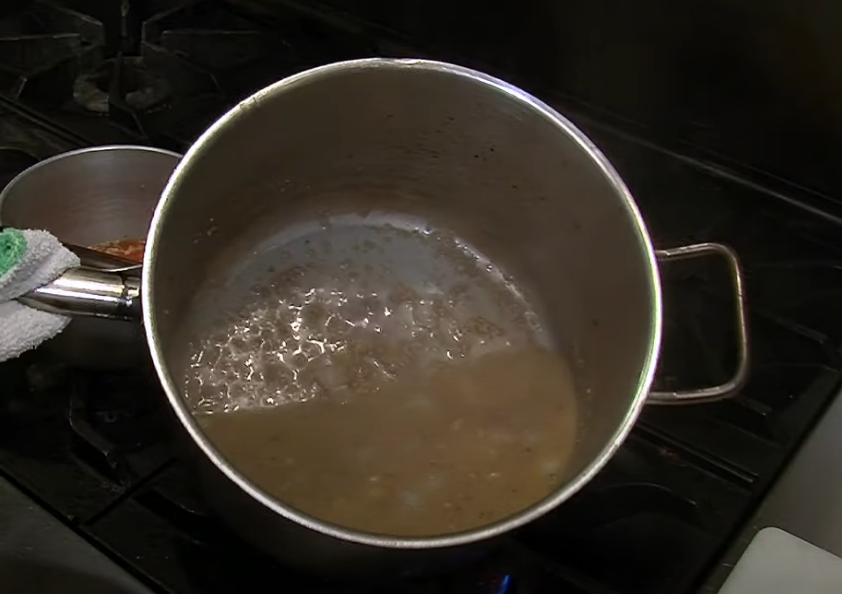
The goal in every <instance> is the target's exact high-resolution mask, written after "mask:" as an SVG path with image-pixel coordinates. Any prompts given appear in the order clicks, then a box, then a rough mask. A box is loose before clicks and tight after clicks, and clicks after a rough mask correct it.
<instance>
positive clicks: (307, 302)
mask: <svg viewBox="0 0 842 594" xmlns="http://www.w3.org/2000/svg"><path fill="white" fill-rule="evenodd" d="M355 233H356V235H357V236H358V235H359V231H358V230H357V231H355ZM331 235H332V237H333V238H334V239H335V238H337V237H338V238H339V240H341V238H342V230H334V232H333V233H332V234H331ZM385 238H386V239H389V240H390V241H387V242H386V243H387V244H389V245H388V246H387V247H388V249H386V250H383V251H382V252H380V253H382V254H383V256H382V259H381V261H380V264H379V266H378V265H377V261H376V255H377V251H376V249H375V247H376V245H377V241H374V240H378V241H379V240H382V239H384V236H383V235H382V233H380V232H378V233H375V234H374V235H372V236H371V237H370V238H366V239H364V240H363V241H361V242H360V244H359V245H361V246H362V249H360V250H358V251H357V253H358V254H362V255H363V256H365V257H364V258H356V259H353V260H352V259H347V258H343V259H339V260H334V263H333V264H332V265H327V264H326V263H325V262H324V261H321V262H316V263H314V264H311V265H308V266H294V267H290V268H288V269H286V270H284V271H283V272H282V273H281V274H280V275H278V276H277V278H276V279H275V280H274V281H273V282H271V283H270V284H269V285H267V286H264V287H263V288H261V289H259V290H257V291H256V292H255V293H254V295H253V298H252V299H251V301H250V302H249V304H248V305H247V306H246V307H245V308H243V309H241V310H240V311H238V312H237V313H236V314H235V315H232V316H230V317H228V318H227V319H226V320H225V321H224V323H221V324H218V325H216V326H215V327H214V329H213V330H212V331H210V332H205V333H204V334H202V335H201V336H200V337H199V338H198V339H197V340H194V341H193V342H192V344H191V349H192V352H191V353H190V355H191V357H190V364H189V365H188V368H187V372H186V375H185V384H184V394H185V397H186V399H187V401H188V403H189V404H190V405H191V407H192V408H193V410H194V411H195V413H196V414H197V417H198V419H199V422H200V424H201V425H202V426H203V427H204V430H205V432H206V434H207V435H208V437H209V438H210V440H211V441H212V442H213V443H214V445H215V446H216V447H217V448H218V449H219V451H220V452H221V454H222V455H223V456H224V457H225V458H226V459H227V460H228V461H229V463H231V464H233V465H234V466H235V467H236V468H237V469H238V470H239V471H241V472H242V473H243V474H244V475H245V476H246V477H247V478H248V479H250V480H251V481H252V482H254V483H255V484H256V485H258V486H259V487H260V488H262V489H264V490H265V491H267V492H268V493H269V494H271V495H273V496H274V497H276V498H277V499H279V500H281V501H283V502H284V503H286V504H289V505H291V506H293V507H295V508H297V509H298V510H300V511H302V512H304V513H306V514H309V515H311V516H313V517H315V518H318V519H321V520H325V521H328V522H332V523H335V524H337V525H341V526H345V527H349V528H355V529H358V530H361V531H365V532H374V533H381V534H389V535H400V536H431V535H438V534H445V533H452V532H458V531H461V530H467V529H470V528H475V527H478V526H481V525H485V524H488V523H490V522H493V521H495V520H499V519H501V518H504V517H506V516H508V515H511V514H513V513H516V512H518V511H520V510H522V509H524V508H525V507H528V506H529V505H532V504H534V503H536V502H538V501H540V500H541V499H542V498H543V497H545V496H546V495H548V494H549V493H550V492H551V491H553V490H554V489H555V488H557V487H558V486H559V485H560V484H561V483H563V482H564V481H565V480H566V478H567V472H568V463H569V459H570V457H571V453H572V451H573V448H574V444H575V440H576V426H577V415H576V398H575V392H574V385H573V381H572V379H571V375H570V370H569V368H568V366H567V365H566V363H565V361H564V360H563V359H562V358H561V357H560V356H559V355H557V354H555V353H552V352H551V351H550V350H548V349H547V348H544V347H543V346H541V345H542V343H543V342H544V341H542V340H541V336H540V331H539V329H538V328H537V327H536V326H535V325H534V324H532V323H531V321H530V320H531V318H530V315H529V310H528V308H527V307H526V305H525V303H524V301H523V299H522V297H521V296H520V295H519V294H517V292H516V291H512V290H509V289H507V288H506V287H505V285H504V284H503V285H501V283H500V282H499V279H500V278H502V275H500V274H492V273H494V272H495V271H494V270H492V267H491V266H490V265H489V264H488V263H487V262H482V261H480V260H477V259H476V258H473V257H468V256H466V255H465V254H464V253H463V252H462V250H461V249H457V248H455V247H454V246H452V245H451V243H450V241H451V240H450V239H446V240H442V239H441V237H438V238H434V239H435V241H434V242H433V243H432V245H433V249H434V251H435V254H436V255H433V256H430V258H429V261H430V262H432V263H433V265H432V266H431V267H430V269H431V275H435V276H431V277H430V278H427V279H424V278H418V277H412V276H406V275H408V274H415V273H416V269H417V267H412V269H411V270H409V268H408V267H406V266H404V267H403V268H401V267H400V266H398V265H396V264H397V263H396V264H394V265H393V264H392V263H390V262H389V261H388V257H389V256H390V255H391V254H394V253H396V252H400V251H401V250H403V251H404V252H406V253H413V254H418V253H422V251H423V250H424V249H428V250H429V249H431V248H430V247H429V246H430V244H431V242H430V241H429V239H430V238H429V236H425V235H423V234H418V233H408V232H406V231H401V230H394V231H393V232H390V233H389V234H388V235H386V236H385ZM335 240H336V239H335ZM304 241H305V243H306V245H313V244H315V243H317V242H315V241H311V240H304ZM372 246H375V247H372ZM457 247H458V246H457ZM307 249H308V250H309V249H310V248H307ZM327 252H328V250H326V253H327ZM334 253H335V252H334ZM340 253H354V248H353V246H352V245H350V244H348V245H344V246H342V249H341V252H340ZM439 256H440V257H439ZM434 258H438V260H435V259H434ZM422 260H423V259H422ZM359 261H362V262H364V264H359V265H357V264H354V262H359ZM373 261H374V264H372V262H373ZM448 267H451V268H452V270H448ZM375 268H377V269H382V270H387V273H385V274H380V276H378V274H377V273H376V272H372V270H374V269H375ZM407 271H408V272H407ZM402 274H403V275H405V276H401V275H402ZM450 279H456V281H455V282H454V281H452V280H450ZM463 280H467V281H469V282H461V281H463ZM501 286H502V288H501ZM313 287H317V288H313ZM384 287H388V289H387V290H385V291H384V290H383V288H384Z"/></svg>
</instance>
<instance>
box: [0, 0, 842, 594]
mask: <svg viewBox="0 0 842 594" xmlns="http://www.w3.org/2000/svg"><path fill="white" fill-rule="evenodd" d="M269 12H271V14H270V15H269V16H267V13H266V11H262V12H261V13H260V14H259V15H258V14H257V13H252V12H249V11H248V10H247V9H245V8H243V5H242V4H240V3H238V2H233V1H232V2H225V1H221V0H206V1H201V0H197V1H182V2H177V3H173V2H164V1H157V2H156V1H154V0H151V1H147V2H129V1H124V2H95V1H93V0H89V1H83V0H64V1H58V0H56V1H46V0H45V1H39V0H36V1H31V2H14V3H11V4H5V5H4V7H3V8H0V184H5V183H7V182H8V181H9V180H10V179H11V178H12V177H13V176H14V175H16V174H17V173H19V172H20V171H22V170H23V169H25V168H26V167H28V166H29V165H31V164H33V163H35V162H37V161H39V160H42V159H45V158H47V157H49V156H52V155H55V154H57V153H60V152H64V151H67V150H71V149H74V148H79V147H83V146H90V145H95V144H106V143H134V144H149V145H154V146H158V147H163V148H167V149H171V150H177V151H184V150H185V149H186V148H187V146H189V144H190V143H191V142H192V140H193V139H195V138H196V136H197V135H198V134H199V133H200V132H201V131H202V130H203V129H204V128H205V127H206V126H207V125H208V124H209V123H210V122H211V121H213V120H214V119H215V118H216V117H218V116H219V115H221V114H222V113H223V112H224V111H225V110H226V109H228V108H229V107H231V106H233V105H234V104H235V103H236V102H237V101H238V100H239V99H241V98H243V97H245V96H247V95H248V94H250V93H251V92H252V91H254V90H256V89H258V88H260V87H262V86H265V85H266V84H268V83H270V82H273V81H275V80H277V79H279V78H282V77H284V76H286V75H289V74H291V73H293V72H297V71H300V70H303V69H306V68H308V67H311V66H315V65H319V64H324V63H327V62H330V61H335V60H339V59H348V58H359V57H368V56H375V55H391V56H394V55H412V54H413V49H412V46H411V44H410V45H407V42H406V40H398V39H395V38H391V37H389V34H388V33H387V32H384V31H383V30H381V29H375V28H373V27H371V28H369V27H366V26H364V25H360V24H359V23H357V22H354V23H351V22H346V21H344V20H343V19H341V18H338V17H336V16H335V15H332V14H330V13H329V12H324V13H318V14H317V13H314V12H313V11H312V10H311V9H305V8H302V7H299V6H296V5H294V4H289V5H287V4H280V3H276V4H273V8H272V10H271V11H269ZM424 41H425V40H419V44H418V47H422V44H423V43H424ZM416 53H417V55H421V54H420V52H416ZM425 55H426V56H429V57H435V58H441V59H452V60H454V59H457V58H458V56H452V55H449V54H448V53H447V52H446V51H442V52H433V53H432V54H431V53H430V52H429V50H428V51H427V52H426V53H425ZM515 75H516V73H514V72H513V73H512V76H515ZM557 107H558V108H559V110H560V111H562V112H563V113H565V114H566V115H568V116H569V117H570V118H571V119H572V120H573V121H574V122H575V123H576V124H577V125H579V126H580V127H581V128H582V129H583V130H584V131H585V132H586V134H588V135H589V136H590V137H591V138H592V139H593V140H594V141H595V143H596V144H597V145H598V146H599V147H600V148H601V149H602V150H603V151H604V152H605V153H606V155H607V156H608V158H609V159H610V160H611V161H612V162H613V163H614V165H615V166H616V168H617V169H618V170H619V172H620V174H621V175H622V176H623V178H624V179H625V180H626V182H627V183H628V185H629V186H630V188H631V190H632V193H633V194H634V196H635V197H636V200H637V202H638V204H639V206H640V208H641V211H642V212H643V215H644V218H645V219H646V222H647V224H648V226H649V229H650V232H651V234H652V236H653V238H654V239H655V242H656V244H657V246H658V247H670V246H674V245H680V244H685V243H692V242H698V241H719V242H722V243H726V244H728V245H730V246H731V247H733V248H734V249H735V251H736V252H737V253H738V255H739V256H740V258H741V261H742V264H743V267H744V270H745V276H746V295H747V304H748V313H749V319H748V323H749V330H750V336H751V356H752V367H751V373H750V379H749V381H748V383H747V384H746V386H745V387H744V388H743V389H742V391H741V392H740V393H739V394H738V395H737V396H736V397H734V398H732V399H729V400H727V401H724V402H720V403H715V404H706V405H694V406H687V407H669V408H658V407H647V409H646V410H645V411H644V413H643V415H642V416H641V418H640V420H639V422H638V423H637V425H636V427H635V429H634V431H633V433H632V434H631V436H630V438H629V439H628V440H627V442H626V443H625V444H624V446H623V447H622V448H621V449H620V450H619V451H618V452H617V454H616V456H615V457H614V458H613V459H612V461H611V462H610V463H609V464H608V466H607V467H606V468H605V469H604V470H603V471H602V472H601V473H599V475H598V476H597V477H596V478H595V479H594V480H593V481H592V482H591V483H590V484H589V485H588V486H587V487H586V488H585V489H583V490H582V492H581V493H579V494H578V495H577V496H575V497H574V498H573V499H572V500H570V501H569V502H567V503H565V504H564V505H563V506H561V507H560V508H559V509H558V510H557V511H556V512H554V513H552V514H551V515H549V516H547V517H545V518H543V519H541V520H539V521H537V522H535V523H534V524H532V525H531V526H528V527H527V528H525V529H523V530H521V531H519V532H518V533H516V534H514V535H512V536H511V538H509V539H508V541H507V542H505V543H503V544H502V545H501V547H500V548H499V549H497V550H496V551H494V552H493V553H491V554H490V555H489V556H487V557H485V558H483V559H480V560H479V561H477V562H476V563H474V564H472V565H470V566H466V567H463V568H460V569H459V570H457V571H455V572H453V573H450V574H447V575H441V576H435V577H425V576H415V577H411V578H406V579H405V580H402V581H398V582H390V583H385V584H384V583H377V582H372V583H360V582H354V583H345V582H342V581H337V580H331V579H327V578H324V577H319V576H312V575H306V574H303V573H300V572H298V571H295V570H293V569H291V568H289V567H286V566H284V565H282V564H279V563H277V562H276V561H273V560H271V559H268V558H266V557H264V556H263V555H262V554H261V553H260V552H259V551H256V550H254V549H252V548H250V547H249V546H248V545H247V544H245V543H243V542H242V541H240V540H239V539H238V538H237V537H236V536H234V535H233V534H232V533H231V532H230V531H229V530H228V528H227V527H226V526H225V525H224V524H223V523H222V522H221V521H220V520H219V519H218V518H217V517H216V516H215V515H214V513H213V511H212V510H211V509H209V508H208V506H207V505H206V504H205V502H204V501H203V500H202V498H201V496H200V495H199V492H198V490H197V488H196V480H195V477H194V474H193V467H192V464H191V463H190V461H189V460H187V459H185V458H184V457H182V455H181V453H180V452H179V450H178V449H177V448H176V447H175V443H174V439H173V431H172V428H173V427H172V426H171V424H170V419H169V417H168V414H167V413H168V410H167V405H166V401H165V399H164V397H163V394H162V392H161V389H160V388H159V386H158V385H157V383H156V381H155V379H154V377H153V375H152V374H151V373H150V372H148V371H144V370H134V371H131V372H121V373H116V372H104V371H97V372H94V371H89V370H82V369H75V368H71V367H69V366H67V365H66V364H64V363H63V362H62V361H60V360H56V359H53V358H51V356H50V355H49V354H48V353H45V352H42V351H35V352H32V353H29V354H27V355H26V356H24V357H21V358H20V359H18V360H15V361H11V362H8V363H5V364H2V365H0V386H2V389H0V476H2V477H3V478H5V479H6V480H8V481H9V482H11V483H12V484H14V485H15V486H17V487H18V488H19V489H21V490H22V491H24V492H25V493H26V494H27V495H28V496H29V497H31V498H32V499H33V500H34V501H36V502H37V503H38V504H39V505H40V506H42V507H43V508H45V509H46V510H48V511H49V512H50V513H51V514H52V515H53V516H55V517H56V518H58V519H59V520H60V521H61V522H62V523H64V524H65V525H66V526H68V527H69V528H70V529H71V530H73V531H74V532H76V533H77V534H79V535H81V536H82V538H83V539H84V540H86V541H88V542H89V543H92V544H93V545H94V546H95V547H97V548H98V549H99V550H101V551H102V552H103V553H104V554H105V555H107V556H108V557H110V558H111V559H113V560H114V561H115V562H116V563H118V564H119V565H120V566H122V567H123V568H124V569H125V570H126V571H128V572H129V573H130V574H132V575H133V576H135V577H136V578H137V579H138V580H140V581H141V582H142V583H143V584H145V585H146V586H148V587H149V588H150V589H152V590H153V591H156V592H161V593H172V594H194V593H195V594H198V593H200V592H201V593H213V592H229V591H232V589H233V588H244V589H247V588H249V587H253V588H256V587H259V586H260V585H261V584H266V583H273V584H277V585H278V586H279V587H283V589H284V591H285V592H302V593H303V592H308V593H312V592H319V593H324V594H328V593H330V594H333V593H337V594H339V593H350V592H355V593H361V592H370V593H380V592H383V593H385V592H390V593H406V594H414V593H425V594H437V593H450V592H458V593H460V594H471V593H476V594H503V593H507V594H536V593H544V592H553V593H556V594H559V593H575V594H580V593H592V594H636V593H644V592H645V593H647V594H659V593H670V594H676V593H683V592H693V591H694V590H696V589H697V588H698V587H699V585H700V584H701V583H702V581H703V580H704V578H705V575H706V573H707V572H708V571H709V570H710V569H711V567H712V566H713V565H714V564H715V562H716V560H717V559H718V557H719V555H720V554H721V553H722V552H723V551H724V549H725V548H726V547H727V545H728V543H729V542H730V541H731V539H732V538H733V537H734V535H735V534H736V532H737V531H738V529H739V527H740V526H741V524H742V523H743V522H744V521H745V520H746V518H747V517H748V516H749V515H750V514H751V513H752V511H753V510H754V509H755V507H756V505H757V503H758V502H759V501H760V499H761V498H762V497H763V495H764V494H765V493H766V491H767V489H768V487H769V485H770V484H771V482H772V481H773V479H774V478H775V477H776V476H777V475H778V473H779V472H780V470H781V469H782V468H783V466H784V465H785V463H786V461H787V460H788V458H789V457H790V456H791V455H792V453H793V451H794V450H795V448H796V447H797V446H798V444H799V443H800V442H801V441H802V439H803V437H804V436H805V435H806V433H807V432H808V430H809V429H810V427H811V426H812V425H813V423H814V422H815V421H816V419H817V418H818V417H819V416H820V415H821V413H822V411H823V410H824V408H825V407H826V405H827V404H828V402H829V401H830V399H831V397H832V396H833V395H834V394H835V391H836V390H837V389H838V387H839V384H840V378H842V358H840V354H839V346H840V343H842V319H840V318H839V316H838V315H836V312H837V308H838V304H839V303H840V302H842V274H840V272H839V271H840V270H842V233H840V227H839V221H837V220H834V219H833V218H831V217H830V216H825V215H823V214H822V213H821V212H816V211H815V210H813V211H810V210H808V209H806V208H802V206H801V205H800V204H799V203H798V201H797V200H796V199H795V198H792V197H789V196H782V195H781V194H780V193H778V192H768V191H765V190H764V189H763V187H762V186H760V185H758V184H756V183H754V182H751V183H750V182H748V181H745V180H742V179H740V178H739V177H735V176H733V175H730V174H727V173H726V172H725V171H724V170H720V169H718V168H717V167H716V166H712V165H711V164H710V163H702V162H698V161H694V160H693V159H690V158H688V157H686V156H684V155H678V154H674V153H671V152H669V151H668V150H666V149H663V148H661V147H659V146H655V145H652V144H649V143H648V142H646V141H644V140H642V139H640V138H637V137H634V136H631V135H629V134H628V132H627V131H626V130H624V129H622V128H618V127H616V126H609V125H607V124H605V123H604V122H603V121H601V120H600V118H599V113H598V112H597V111H596V110H593V111H589V110H588V109H587V107H586V106H585V107H583V106H582V105H580V104H577V105H572V104H566V103H565V102H563V101H562V102H560V103H558V104H557ZM662 274H663V277H664V292H665V303H664V310H665V336H664V342H663V354H662V360H661V364H660V368H659V370H658V377H657V380H656V382H657V385H656V387H657V388H662V389H676V388H685V387H697V386H701V385H705V384H710V383H718V382H721V381H722V380H724V379H727V377H728V376H729V374H730V373H731V372H732V370H733V367H734V365H735V359H736V344H735V342H734V338H733V335H734V330H733V329H734V320H733V319H732V313H731V312H732V311H733V303H732V297H731V294H730V291H731V289H730V284H729V278H728V275H727V270H726V269H725V268H724V266H722V265H721V264H720V263H718V262H716V261H713V262H707V261H693V262H681V263H674V264H672V263H671V264H667V265H664V266H663V267H662ZM0 581H2V575H0ZM270 581H271V582H270ZM281 585H282V586H281Z"/></svg>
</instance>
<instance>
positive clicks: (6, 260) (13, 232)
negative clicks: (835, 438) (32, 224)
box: [0, 229, 26, 276]
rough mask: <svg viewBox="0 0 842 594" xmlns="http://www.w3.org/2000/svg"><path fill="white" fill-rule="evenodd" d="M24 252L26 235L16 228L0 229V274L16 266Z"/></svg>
mask: <svg viewBox="0 0 842 594" xmlns="http://www.w3.org/2000/svg"><path fill="white" fill-rule="evenodd" d="M25 253H26V237H25V236H24V234H23V233H22V232H21V231H19V230H18V229H4V230H3V231H0V276H3V275H4V274H6V273H7V272H9V271H10V270H11V269H12V268H14V267H15V266H17V263H18V262H20V261H21V259H22V258H23V255H24V254H25Z"/></svg>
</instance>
